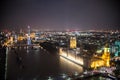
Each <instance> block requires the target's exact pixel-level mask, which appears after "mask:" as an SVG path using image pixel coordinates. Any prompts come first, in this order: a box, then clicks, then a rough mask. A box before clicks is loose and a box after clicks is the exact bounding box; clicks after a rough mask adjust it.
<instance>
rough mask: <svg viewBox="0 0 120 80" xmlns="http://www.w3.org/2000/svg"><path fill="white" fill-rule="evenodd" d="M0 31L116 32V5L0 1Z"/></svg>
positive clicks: (75, 0) (83, 0) (105, 1)
mask: <svg viewBox="0 0 120 80" xmlns="http://www.w3.org/2000/svg"><path fill="white" fill-rule="evenodd" d="M0 7H1V14H0V29H1V30H2V29H12V30H18V29H21V28H27V26H28V25H30V26H31V28H39V29H53V30H65V29H78V30H90V29H93V30H97V29H98V30H100V29H102V30H103V29H105V30H109V29H110V30H111V29H112V30H119V29H120V28H119V26H120V24H119V22H120V15H119V13H120V12H119V10H120V9H119V2H118V1H113V0H111V1H109V0H10V1H9V0H1V2H0Z"/></svg>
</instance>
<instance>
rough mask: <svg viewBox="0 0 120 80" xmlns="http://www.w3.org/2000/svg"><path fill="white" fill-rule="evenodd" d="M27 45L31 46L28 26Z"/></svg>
mask: <svg viewBox="0 0 120 80" xmlns="http://www.w3.org/2000/svg"><path fill="white" fill-rule="evenodd" d="M27 45H31V39H30V26H28V37H27Z"/></svg>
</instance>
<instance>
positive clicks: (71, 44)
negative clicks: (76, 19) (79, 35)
mask: <svg viewBox="0 0 120 80" xmlns="http://www.w3.org/2000/svg"><path fill="white" fill-rule="evenodd" d="M76 45H77V42H76V37H70V48H71V49H74V48H76Z"/></svg>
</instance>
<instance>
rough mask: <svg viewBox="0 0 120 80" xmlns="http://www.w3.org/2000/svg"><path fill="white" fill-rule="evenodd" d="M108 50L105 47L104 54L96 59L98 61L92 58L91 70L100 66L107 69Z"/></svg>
mask: <svg viewBox="0 0 120 80" xmlns="http://www.w3.org/2000/svg"><path fill="white" fill-rule="evenodd" d="M109 49H110V48H107V47H105V48H104V53H103V55H102V56H99V57H98V58H100V60H94V59H95V57H93V58H92V60H93V61H92V62H91V65H90V66H91V68H94V69H96V68H97V67H101V66H106V67H109V66H110V50H109Z"/></svg>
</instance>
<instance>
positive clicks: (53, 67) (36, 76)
mask: <svg viewBox="0 0 120 80" xmlns="http://www.w3.org/2000/svg"><path fill="white" fill-rule="evenodd" d="M18 58H19V60H18ZM6 63H7V70H6V79H7V80H47V79H48V77H49V76H51V77H56V76H61V75H62V74H63V73H65V74H68V75H72V74H74V73H75V72H78V73H81V72H83V68H82V67H81V66H80V65H77V64H75V63H73V62H70V61H69V60H67V59H64V58H63V57H61V56H59V55H58V53H49V52H48V51H46V50H45V49H42V48H38V49H26V48H24V47H21V48H15V49H9V50H8V51H7V62H6Z"/></svg>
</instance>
